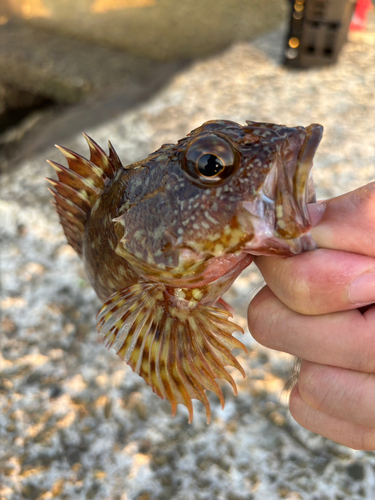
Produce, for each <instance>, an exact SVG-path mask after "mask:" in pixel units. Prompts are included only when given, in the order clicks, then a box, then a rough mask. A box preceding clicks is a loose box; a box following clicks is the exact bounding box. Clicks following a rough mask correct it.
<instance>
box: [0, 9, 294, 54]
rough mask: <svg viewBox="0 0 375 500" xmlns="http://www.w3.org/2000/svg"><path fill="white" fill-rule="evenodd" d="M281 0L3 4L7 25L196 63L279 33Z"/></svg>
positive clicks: (131, 51)
mask: <svg viewBox="0 0 375 500" xmlns="http://www.w3.org/2000/svg"><path fill="white" fill-rule="evenodd" d="M287 5H288V3H287V1H286V0H285V1H279V0H267V2H265V1H264V0H231V1H230V2H227V1H226V0H189V1H188V2H175V1H174V0H65V1H64V2H62V1H61V0H5V2H4V0H3V3H2V4H1V5H0V24H1V16H2V18H3V22H5V20H6V19H12V18H13V17H17V18H19V19H22V20H23V21H24V22H26V23H28V24H29V25H31V26H36V27H39V28H45V29H47V30H49V31H53V32H55V33H58V32H60V33H63V34H65V35H68V36H73V37H75V38H78V39H81V40H85V41H91V42H95V43H97V44H102V45H103V44H107V45H110V46H113V47H118V48H120V49H123V50H125V51H126V52H127V53H130V54H134V55H137V56H142V57H151V58H153V59H158V60H165V59H179V60H180V59H194V58H196V57H202V56H207V55H209V54H212V53H213V52H217V51H218V50H222V49H223V48H225V47H227V46H228V45H230V44H231V43H233V42H235V41H239V40H251V39H253V38H254V37H256V36H259V35H260V34H263V33H266V32H268V31H270V30H272V29H275V28H276V27H277V26H279V25H280V22H281V20H282V18H283V16H285V15H286V11H287Z"/></svg>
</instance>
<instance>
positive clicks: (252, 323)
mask: <svg viewBox="0 0 375 500" xmlns="http://www.w3.org/2000/svg"><path fill="white" fill-rule="evenodd" d="M269 302H270V301H268V300H267V299H266V298H264V299H263V300H259V299H258V300H255V299H253V301H252V302H251V304H250V306H249V309H248V315H247V319H248V326H249V330H250V333H251V335H252V336H253V337H254V339H255V340H256V341H257V342H259V343H260V344H262V345H264V346H265V347H271V345H272V337H273V332H274V331H275V329H276V328H277V327H276V324H277V323H276V324H275V316H278V315H277V312H275V311H272V306H271V305H270V304H269Z"/></svg>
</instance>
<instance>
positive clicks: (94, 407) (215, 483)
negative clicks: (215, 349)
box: [0, 0, 375, 500]
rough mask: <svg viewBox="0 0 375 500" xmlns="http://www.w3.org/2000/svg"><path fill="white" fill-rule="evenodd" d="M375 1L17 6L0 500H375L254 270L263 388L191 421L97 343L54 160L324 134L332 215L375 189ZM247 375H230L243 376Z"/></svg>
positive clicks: (135, 156)
mask: <svg viewBox="0 0 375 500" xmlns="http://www.w3.org/2000/svg"><path fill="white" fill-rule="evenodd" d="M374 61H375V12H374V7H373V5H372V4H371V2H370V0H360V1H358V2H355V1H354V0H353V1H352V0H295V1H288V0H284V1H282V0H267V1H266V0H231V1H230V2H226V1H219V0H216V1H213V0H200V1H195V0H191V1H190V2H173V1H171V0H80V1H77V0H75V1H73V0H0V241H1V247H0V269H1V280H0V285H1V290H0V291H1V298H0V310H1V318H0V330H1V336H0V344H1V345H0V347H1V354H0V370H1V372H0V405H1V417H0V426H1V433H0V499H1V500H3V499H4V500H18V499H31V500H46V499H55V498H56V499H71V498H74V499H76V498H77V499H106V500H107V499H108V500H169V499H176V500H196V499H198V500H200V499H202V500H211V499H215V500H216V499H219V500H263V499H264V498H269V499H270V500H273V499H287V500H343V499H346V498H350V499H353V500H360V499H362V500H363V499H369V500H372V499H373V498H375V457H374V455H373V453H366V452H357V451H354V450H350V449H348V448H346V447H343V446H339V445H337V444H335V443H332V442H330V441H328V440H325V439H323V438H321V437H319V436H316V435H313V434H312V433H310V432H308V431H305V430H304V429H302V428H301V427H300V426H299V425H298V424H296V423H295V422H294V421H293V419H292V418H291V417H290V415H289V413H288V407H287V395H286V393H285V391H283V387H284V386H285V383H286V382H287V380H288V378H289V377H290V374H291V369H292V364H293V360H292V359H291V358H290V357H289V356H287V355H285V354H283V353H277V352H273V351H270V350H268V349H265V348H262V347H261V346H259V345H257V344H256V343H255V342H254V341H253V340H252V338H251V336H250V334H249V332H248V330H247V329H246V309H247V306H248V304H249V302H250V300H251V297H252V295H253V293H254V289H255V288H256V286H257V285H258V284H259V283H260V282H261V280H262V278H261V276H260V275H259V273H258V271H257V269H256V268H255V267H253V266H250V268H249V269H247V270H245V271H244V273H243V274H242V275H241V276H240V278H239V279H238V280H237V281H236V283H235V284H234V286H233V287H232V289H231V290H230V291H229V292H228V293H227V297H226V300H227V301H228V302H230V303H231V304H232V305H233V307H234V308H235V310H236V315H235V318H234V320H235V321H236V323H237V324H239V325H241V326H243V327H244V329H245V330H246V333H245V336H244V337H242V336H239V338H240V339H241V340H242V341H243V342H244V343H245V344H246V346H247V348H248V350H249V352H248V354H244V353H242V352H240V353H235V354H237V357H238V359H239V360H240V362H241V364H242V365H243V366H244V369H245V371H246V374H247V378H246V379H245V380H243V379H242V378H240V375H238V374H237V373H235V372H234V373H232V375H233V377H234V378H235V380H236V382H237V384H238V389H239V390H238V396H237V397H234V396H233V393H232V391H231V389H230V388H229V387H227V384H225V383H224V382H223V383H222V384H221V385H222V389H223V392H224V394H225V396H226V407H225V409H224V410H222V409H221V407H220V405H219V402H218V400H217V398H216V396H214V395H212V394H210V395H209V398H210V401H211V406H212V409H213V418H212V422H211V424H210V426H208V427H207V425H206V422H205V412H204V409H203V408H202V405H201V404H200V403H199V402H196V404H195V405H194V408H195V417H194V421H193V423H192V424H191V425H189V424H188V423H187V411H186V409H185V408H183V407H181V406H179V408H178V411H177V415H176V417H175V418H172V417H171V416H170V405H169V403H168V402H165V401H161V400H160V399H159V398H158V397H157V396H156V395H154V394H153V393H152V391H151V390H150V389H149V387H148V386H147V385H146V384H145V383H144V381H143V380H142V379H140V378H139V377H138V376H137V375H136V374H134V373H133V372H132V371H131V369H130V368H128V367H127V366H126V365H125V363H123V362H121V360H119V359H118V358H117V357H116V355H115V354H114V352H112V351H110V352H107V351H106V349H105V348H104V346H103V345H101V344H100V343H98V341H97V335H96V332H95V316H96V313H97V311H98V309H99V307H100V302H99V300H98V299H97V298H96V296H95V293H94V292H93V290H92V289H91V287H90V286H89V284H88V283H87V281H86V278H85V274H84V271H83V266H82V263H81V262H80V260H79V259H78V257H77V256H76V255H75V253H74V251H73V250H72V249H71V248H70V247H69V246H68V245H67V244H66V240H65V238H64V235H63V233H62V230H61V227H60V226H59V223H58V219H57V215H56V214H55V212H54V210H53V207H52V205H51V204H50V203H49V202H50V198H51V196H50V194H49V193H48V191H47V186H46V182H45V180H44V177H45V176H53V173H52V172H51V168H50V167H49V166H48V165H47V164H46V162H45V159H46V158H49V159H52V160H56V161H59V162H63V159H62V158H61V155H59V153H58V152H57V151H56V150H55V149H54V148H53V144H55V143H58V144H62V145H64V146H67V147H69V148H71V149H73V150H75V151H77V152H79V153H81V154H84V155H85V156H87V154H88V152H87V145H85V142H84V140H83V138H82V135H81V133H82V132H87V133H88V134H89V135H90V136H92V137H93V138H94V139H95V140H96V141H97V142H98V143H99V144H100V145H101V146H102V147H103V148H105V147H106V142H107V140H108V139H110V140H111V142H112V143H113V144H114V146H115V148H116V150H117V152H118V154H119V156H120V158H121V159H122V161H123V163H124V165H127V164H129V163H131V162H134V161H136V160H139V159H142V158H144V157H146V156H147V154H149V153H150V152H152V151H154V150H155V149H156V148H158V147H159V146H160V145H161V144H163V143H168V142H176V141H177V140H178V139H180V138H181V137H183V136H184V135H185V134H186V133H188V132H189V131H190V130H192V129H193V128H195V127H197V126H199V125H201V124H202V123H203V122H204V121H207V120H211V119H215V118H222V119H229V120H234V121H238V122H239V123H244V121H245V120H246V119H247V120H255V121H266V122H274V123H285V124H287V125H290V126H295V125H304V126H306V125H309V124H310V123H313V122H318V123H321V124H322V125H323V126H324V128H325V132H324V137H323V141H322V143H321V145H320V146H319V150H318V153H317V155H316V159H315V165H314V178H315V183H316V189H317V195H318V198H328V197H332V196H336V195H339V194H341V193H343V192H345V191H348V190H350V189H355V188H356V187H359V186H360V185H363V184H365V183H367V182H370V181H372V180H374V177H375V136H374V134H373V128H374V117H375V101H374V92H375V67H374ZM228 371H231V370H230V369H228Z"/></svg>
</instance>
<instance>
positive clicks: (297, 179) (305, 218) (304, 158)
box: [275, 124, 323, 240]
mask: <svg viewBox="0 0 375 500" xmlns="http://www.w3.org/2000/svg"><path fill="white" fill-rule="evenodd" d="M305 134H306V136H305V140H304V142H303V143H302V145H301V147H300V149H299V152H298V157H297V158H296V159H295V158H294V156H295V154H294V155H293V152H292V150H293V146H294V147H295V141H296V140H298V137H295V136H293V135H292V136H291V137H290V138H289V139H287V140H286V141H284V144H283V146H282V147H281V156H282V166H283V167H284V168H282V169H280V171H279V172H278V173H279V175H278V183H277V188H276V200H275V201H276V228H275V236H278V237H280V238H283V239H286V240H290V239H295V238H299V237H300V236H301V235H302V234H304V233H306V232H307V230H308V229H310V227H311V220H310V216H309V213H308V211H307V203H308V202H312V201H315V190H314V184H313V182H312V177H311V176H310V171H311V167H312V163H313V158H314V155H315V152H316V150H317V148H318V145H319V143H320V141H321V138H322V134H323V127H322V126H321V125H318V124H312V125H310V126H308V127H306V128H305ZM295 149H297V148H295ZM297 151H298V149H297ZM291 152H292V155H291Z"/></svg>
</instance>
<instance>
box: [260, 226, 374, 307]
mask: <svg viewBox="0 0 375 500" xmlns="http://www.w3.org/2000/svg"><path fill="white" fill-rule="evenodd" d="M374 227H375V226H374ZM374 232H375V230H374ZM254 261H255V263H256V265H257V266H258V268H259V270H260V272H261V273H262V275H263V277H264V279H265V280H266V282H267V284H268V285H269V287H270V288H271V290H272V291H273V292H274V293H275V295H277V297H279V298H280V299H281V300H282V301H283V302H284V303H285V304H287V305H288V306H289V307H290V308H291V309H293V310H294V311H297V312H300V313H301V314H309V315H311V314H325V313H330V312H333V311H343V310H347V309H353V308H357V307H360V306H362V305H364V304H371V303H373V302H375V258H372V257H366V256H364V255H358V254H353V253H347V252H341V251H336V250H327V249H323V248H322V249H318V250H315V251H313V252H306V253H302V254H299V255H296V256H295V257H291V258H289V259H281V258H279V257H264V256H260V257H256V258H255V259H254Z"/></svg>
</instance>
